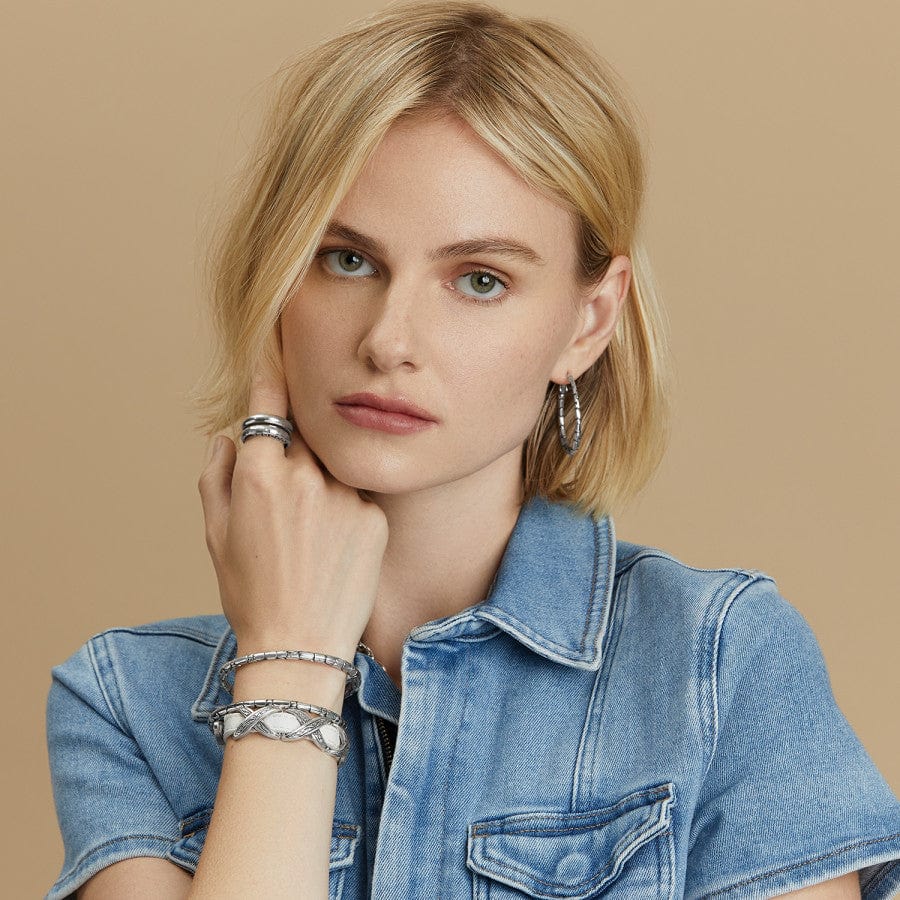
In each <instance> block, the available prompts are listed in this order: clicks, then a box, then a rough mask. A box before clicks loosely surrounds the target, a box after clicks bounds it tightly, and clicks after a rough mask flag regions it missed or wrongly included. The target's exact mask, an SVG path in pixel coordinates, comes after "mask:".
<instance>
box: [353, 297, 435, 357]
mask: <svg viewBox="0 0 900 900" xmlns="http://www.w3.org/2000/svg"><path fill="white" fill-rule="evenodd" d="M421 299H422V297H421V290H418V291H417V290H416V288H415V287H414V286H413V285H407V286H406V287H404V286H402V285H400V284H394V285H392V286H391V287H389V288H388V289H387V290H385V291H383V292H382V293H379V294H378V295H376V296H375V297H374V298H373V300H372V303H371V307H370V308H369V310H368V311H369V314H370V316H371V317H372V318H371V320H370V323H369V325H368V328H367V330H366V333H365V334H364V335H363V338H362V340H361V341H360V343H359V348H358V351H357V355H358V356H359V358H360V359H361V360H362V361H363V362H367V360H371V361H372V363H373V364H374V365H375V366H376V367H377V368H378V369H380V370H381V371H383V372H387V371H390V370H391V369H394V368H396V367H397V366H406V367H407V368H412V369H415V368H417V367H418V365H419V363H418V359H417V355H416V354H417V350H416V349H415V348H416V347H417V346H418V343H417V341H416V339H415V334H414V332H415V320H416V311H417V310H416V307H417V306H418V307H419V311H420V312H421Z"/></svg>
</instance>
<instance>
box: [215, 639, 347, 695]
mask: <svg viewBox="0 0 900 900" xmlns="http://www.w3.org/2000/svg"><path fill="white" fill-rule="evenodd" d="M264 659H299V660H306V661H307V662H317V663H323V664H324V665H326V666H331V667H332V668H334V669H340V670H341V671H342V672H344V673H345V674H346V676H347V683H346V685H345V686H344V696H345V697H349V696H350V694H353V693H355V692H356V691H358V690H359V685H360V683H361V680H362V679H361V677H360V674H359V669H357V668H356V666H354V665H353V664H352V663H348V662H347V660H345V659H341V658H340V657H339V656H330V655H329V654H327V653H313V652H312V651H310V650H263V651H261V652H259V653H248V654H247V655H246V656H238V657H236V658H235V659H230V660H228V662H226V663H225V665H223V666H222V667H221V668H220V669H219V682H220V683H221V685H222V687H223V688H225V690H226V691H228V693H229V694H233V693H234V684H233V683H232V684H229V683H228V681H227V680H226V678H225V676H226V675H227V674H228V673H229V672H231V671H232V670H233V669H237V668H239V667H240V666H244V665H246V664H247V663H252V662H260V661H262V660H264Z"/></svg>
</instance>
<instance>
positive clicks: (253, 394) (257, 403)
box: [241, 335, 288, 459]
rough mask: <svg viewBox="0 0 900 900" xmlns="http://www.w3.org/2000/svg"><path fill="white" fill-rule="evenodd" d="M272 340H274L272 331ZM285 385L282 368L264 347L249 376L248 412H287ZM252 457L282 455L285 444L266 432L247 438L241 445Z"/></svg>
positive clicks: (277, 414) (271, 414) (279, 414)
mask: <svg viewBox="0 0 900 900" xmlns="http://www.w3.org/2000/svg"><path fill="white" fill-rule="evenodd" d="M273 340H275V338H274V335H273ZM287 411H288V389H287V382H286V381H285V377H284V370H283V368H282V367H281V366H280V365H276V364H275V363H273V362H272V361H270V359H269V355H268V354H267V353H266V352H265V351H264V352H263V353H262V354H261V355H260V358H259V360H258V362H257V365H256V369H255V370H254V372H253V375H252V376H251V379H250V402H249V410H248V412H247V415H250V416H253V415H266V416H281V417H282V418H284V417H285V416H287ZM241 449H242V451H247V452H248V453H249V456H250V457H251V458H254V457H255V458H271V459H276V458H278V457H284V446H283V445H281V444H280V443H279V442H278V441H276V440H274V439H273V438H271V437H267V436H265V435H257V436H254V437H252V438H248V439H247V442H246V443H245V444H243V445H242V448H241Z"/></svg>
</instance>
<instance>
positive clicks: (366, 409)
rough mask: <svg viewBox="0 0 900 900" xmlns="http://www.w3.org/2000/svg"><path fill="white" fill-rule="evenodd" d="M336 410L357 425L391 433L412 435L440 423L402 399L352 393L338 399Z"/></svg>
mask: <svg viewBox="0 0 900 900" xmlns="http://www.w3.org/2000/svg"><path fill="white" fill-rule="evenodd" d="M335 408H336V409H337V411H338V413H339V414H340V415H341V416H342V417H343V418H344V419H346V420H347V421H348V422H352V423H353V424H354V425H358V426H360V427H361V428H371V429H374V430H376V431H386V432H388V433H389V434H412V433H414V432H418V431H422V430H423V429H426V428H430V427H432V426H433V425H436V424H437V419H435V418H433V417H432V416H431V414H430V413H429V412H427V411H426V410H424V409H422V407H420V406H417V405H416V404H414V403H411V402H409V401H408V400H406V399H404V398H402V397H390V398H389V397H379V396H378V395H377V394H369V393H364V394H349V395H347V396H346V397H341V398H340V399H339V400H336V401H335Z"/></svg>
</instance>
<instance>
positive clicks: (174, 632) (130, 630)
mask: <svg viewBox="0 0 900 900" xmlns="http://www.w3.org/2000/svg"><path fill="white" fill-rule="evenodd" d="M108 634H133V635H135V636H136V637H180V638H185V639H187V640H192V641H196V642H197V643H198V644H204V645H206V646H207V647H215V646H216V643H217V639H215V638H211V637H210V636H209V635H208V634H205V633H204V632H202V631H193V630H192V629H190V628H185V629H184V630H182V629H178V628H167V629H160V630H158V631H156V630H153V631H147V630H145V629H142V628H141V627H128V626H124V625H122V626H117V627H115V628H106V629H104V630H103V631H100V632H98V633H97V634H95V635H94V637H95V638H97V637H106V635H108Z"/></svg>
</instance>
